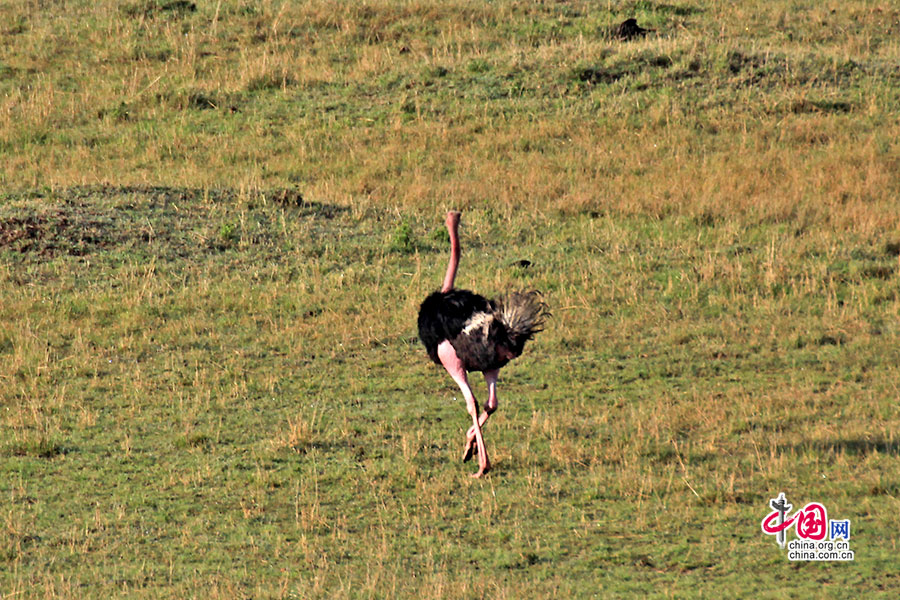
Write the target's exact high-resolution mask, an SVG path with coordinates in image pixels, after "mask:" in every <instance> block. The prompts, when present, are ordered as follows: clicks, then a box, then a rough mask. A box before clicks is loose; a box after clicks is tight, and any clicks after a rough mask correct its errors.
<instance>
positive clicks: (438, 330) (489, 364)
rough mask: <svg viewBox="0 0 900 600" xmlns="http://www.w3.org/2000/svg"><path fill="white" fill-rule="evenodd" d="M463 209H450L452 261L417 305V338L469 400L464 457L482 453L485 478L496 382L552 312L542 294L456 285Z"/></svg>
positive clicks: (481, 471)
mask: <svg viewBox="0 0 900 600" xmlns="http://www.w3.org/2000/svg"><path fill="white" fill-rule="evenodd" d="M459 218H460V213H458V212H449V213H447V220H446V224H447V231H449V233H450V262H449V264H448V265H447V273H446V275H445V276H444V284H443V285H442V286H441V289H440V291H437V292H434V293H432V294H431V295H430V296H428V297H427V298H425V301H424V302H422V305H421V307H420V308H419V338H420V339H421V340H422V343H423V344H424V345H425V349H426V351H427V352H428V356H430V357H431V360H433V361H434V362H435V363H436V364H439V365H442V366H443V367H444V368H445V369H446V370H447V372H448V373H450V376H451V377H452V378H453V381H455V382H456V384H457V385H458V386H459V389H460V390H461V391H462V394H463V397H465V399H466V410H468V412H469V415H470V416H471V417H472V426H471V427H470V428H469V430H468V431H467V432H466V444H465V448H464V451H463V461H467V460H469V459H471V458H472V455H473V454H477V455H478V472H477V473H475V474H474V475H473V477H481V476H482V475H484V474H485V473H487V472H488V471H489V470H490V468H491V463H490V461H489V460H488V455H487V449H486V447H485V445H484V436H483V434H482V427H484V424H485V422H487V420H488V417H489V416H490V415H491V413H493V412H494V411H495V410H497V380H498V378H499V374H500V368H501V367H503V366H504V365H506V363H508V362H509V361H511V360H512V359H514V358H516V357H518V356H519V355H520V354H522V350H523V349H524V347H525V343H526V342H527V341H528V340H530V339H531V338H532V336H534V334H536V333H538V332H539V331H541V330H542V328H543V325H544V321H545V319H546V318H547V317H548V316H549V313H548V312H547V305H546V304H544V303H543V302H542V301H541V299H540V294H539V293H538V292H535V291H532V292H511V293H509V294H506V295H505V296H503V297H501V298H499V299H496V300H488V299H487V298H484V297H483V296H479V295H478V294H475V293H473V292H470V291H468V290H457V289H455V288H454V287H453V283H454V281H455V280H456V270H457V268H458V267H459V255H460V248H459V234H458V229H459ZM469 371H481V372H483V373H484V380H485V382H487V385H488V400H487V402H486V403H485V406H484V412H483V413H481V415H480V416H479V414H478V402H477V401H476V400H475V395H474V394H473V393H472V388H471V387H469V381H468V377H467V375H466V374H467V372H469Z"/></svg>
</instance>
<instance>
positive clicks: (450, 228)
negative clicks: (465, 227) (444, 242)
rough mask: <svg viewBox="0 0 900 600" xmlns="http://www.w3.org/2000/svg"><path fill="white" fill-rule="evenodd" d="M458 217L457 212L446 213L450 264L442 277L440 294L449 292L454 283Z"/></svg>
mask: <svg viewBox="0 0 900 600" xmlns="http://www.w3.org/2000/svg"><path fill="white" fill-rule="evenodd" d="M459 217H460V213H458V212H453V211H451V212H448V213H447V221H446V223H447V232H448V233H450V262H449V263H448V264H447V274H446V275H444V285H442V286H441V292H444V293H446V292H449V291H450V290H452V289H453V282H454V281H456V269H457V268H459V233H458V229H459Z"/></svg>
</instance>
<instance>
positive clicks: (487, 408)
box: [463, 369, 500, 462]
mask: <svg viewBox="0 0 900 600" xmlns="http://www.w3.org/2000/svg"><path fill="white" fill-rule="evenodd" d="M499 377H500V369H495V370H493V371H485V373H484V381H485V382H486V383H487V386H488V401H487V403H486V404H485V405H484V412H483V413H481V416H480V417H478V425H479V426H480V427H484V424H485V423H486V422H487V420H488V417H490V416H491V414H492V413H493V412H494V411H495V410H497V379H499ZM477 450H478V447H477V445H476V443H475V426H474V425H473V426H472V427H469V431H467V432H466V447H465V449H464V450H463V462H466V461H468V460H470V459H471V458H472V454H474V453H475V452H476V451H477Z"/></svg>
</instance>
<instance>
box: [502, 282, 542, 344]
mask: <svg viewBox="0 0 900 600" xmlns="http://www.w3.org/2000/svg"><path fill="white" fill-rule="evenodd" d="M497 304H498V307H497V310H496V311H495V314H497V315H498V316H499V318H500V321H501V322H502V323H503V325H504V326H505V327H506V331H507V334H508V335H509V337H510V339H513V340H517V341H518V342H519V343H524V342H525V341H526V340H528V339H531V337H532V336H533V335H534V334H536V333H538V332H540V331H543V330H544V323H545V321H546V320H547V317H549V316H550V312H549V311H548V307H547V304H546V303H544V302H543V301H542V300H541V293H540V292H538V291H536V290H533V291H530V292H510V293H508V294H506V295H504V296H502V297H501V298H500V299H499V300H498V301H497Z"/></svg>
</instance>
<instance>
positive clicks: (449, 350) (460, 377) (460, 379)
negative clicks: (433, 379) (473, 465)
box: [438, 340, 491, 477]
mask: <svg viewBox="0 0 900 600" xmlns="http://www.w3.org/2000/svg"><path fill="white" fill-rule="evenodd" d="M438 358H439V359H441V364H442V365H444V368H445V369H447V372H448V373H450V377H452V378H453V381H455V382H456V385H458V386H459V389H460V391H462V394H463V397H464V398H465V399H466V410H467V411H468V412H469V415H470V416H471V417H472V429H474V430H475V434H474V439H475V444H476V445H477V450H478V472H477V473H473V474H472V477H481V476H482V475H484V474H485V473H487V472H488V471H490V470H491V463H490V461H489V460H488V455H487V449H486V448H485V445H484V437H483V436H482V434H481V423H480V422H479V419H478V402H477V401H476V400H475V395H474V394H473V393H472V388H471V387H469V380H468V377H467V376H466V369H465V367H463V363H462V361H461V360H460V359H459V357H458V356H457V355H456V350H454V349H453V346H452V345H450V342H448V341H447V340H444V341H443V342H441V343H440V344H439V345H438Z"/></svg>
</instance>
